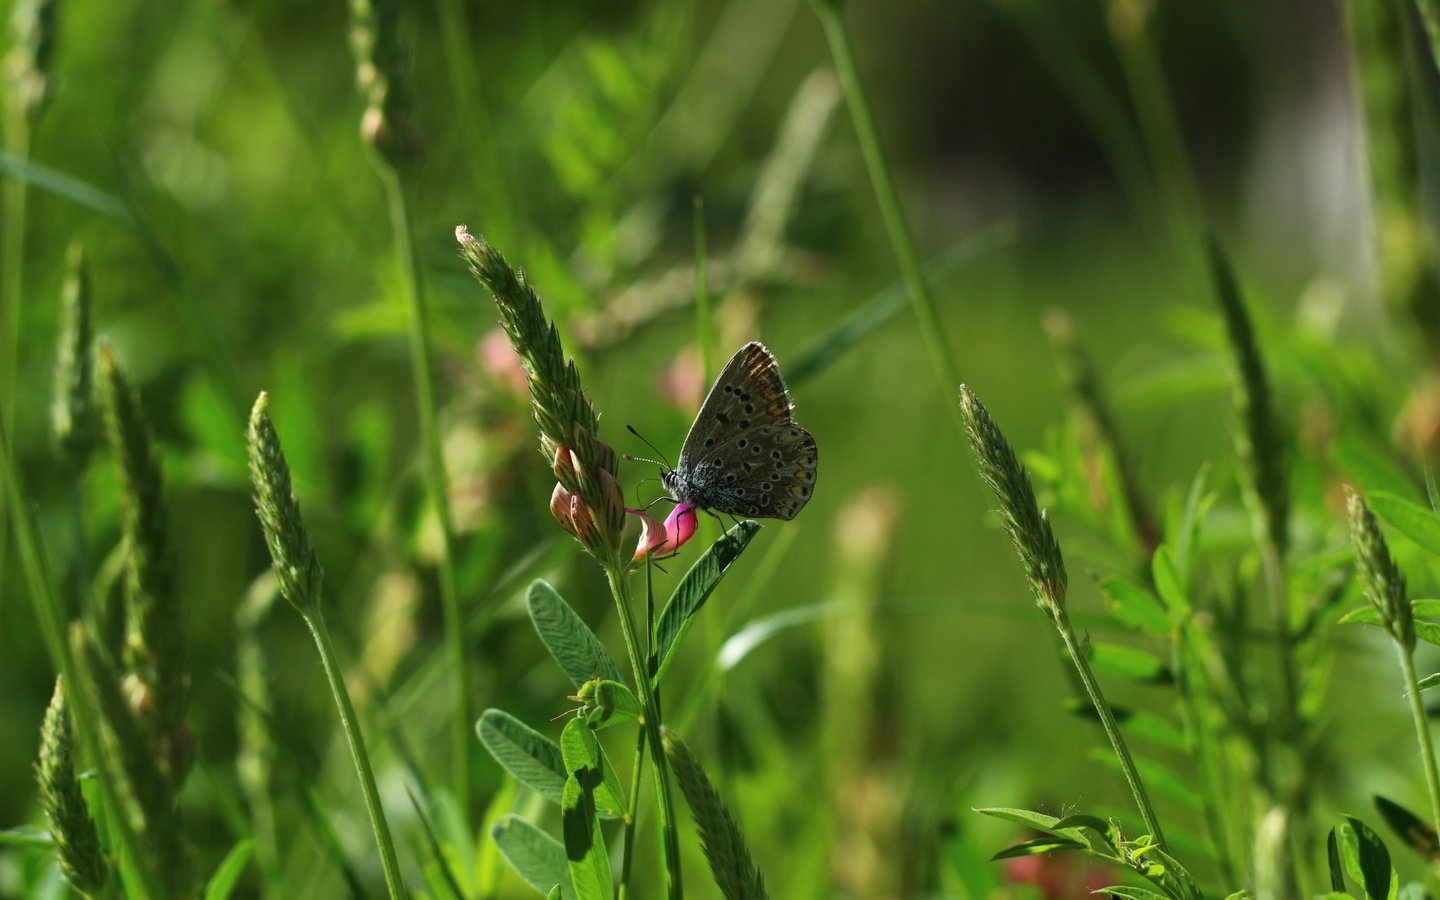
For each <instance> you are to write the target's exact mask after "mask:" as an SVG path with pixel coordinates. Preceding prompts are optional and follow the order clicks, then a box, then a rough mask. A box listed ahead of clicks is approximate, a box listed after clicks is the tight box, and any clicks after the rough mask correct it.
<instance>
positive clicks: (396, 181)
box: [380, 166, 471, 806]
mask: <svg viewBox="0 0 1440 900" xmlns="http://www.w3.org/2000/svg"><path fill="white" fill-rule="evenodd" d="M380 172H381V179H382V180H383V181H384V183H385V195H386V198H387V199H388V201H389V205H390V225H391V228H392V230H393V231H394V238H395V252H396V253H397V254H398V255H399V257H400V263H401V266H402V268H403V270H404V277H405V299H406V303H407V305H408V306H409V311H410V361H411V365H412V366H413V368H414V372H415V409H416V413H417V414H418V415H419V417H420V438H421V443H422V444H423V453H424V472H425V490H426V492H427V493H428V494H429V495H430V502H431V504H432V505H433V506H434V508H435V516H436V518H437V519H439V525H440V565H439V571H438V573H437V574H438V575H439V580H440V612H441V616H442V618H443V622H444V625H443V627H444V646H445V656H446V658H447V659H448V660H449V665H450V669H451V678H452V681H451V693H452V694H453V695H454V696H453V699H452V703H453V704H454V711H453V716H452V721H451V723H450V752H451V758H452V766H453V769H452V779H453V783H454V790H455V795H456V796H457V797H459V798H460V802H461V804H462V806H464V805H468V804H469V802H470V751H471V747H470V744H471V740H470V700H469V690H468V685H467V682H466V677H465V642H464V622H463V621H462V620H461V617H460V596H459V589H458V588H457V586H456V582H455V533H454V528H453V525H452V524H451V520H450V495H449V482H448V480H447V478H446V475H445V457H444V453H443V450H442V444H441V438H440V422H439V417H438V415H437V414H436V407H435V387H434V383H433V382H432V380H431V360H430V335H429V330H428V324H427V311H426V307H425V293H424V290H425V286H424V282H423V278H422V275H421V272H420V268H419V263H418V261H417V259H416V255H415V235H414V232H413V231H412V230H411V227H410V213H409V205H408V203H407V201H406V197H405V189H404V186H403V185H402V184H401V183H400V176H399V175H398V174H397V173H396V172H395V170H394V169H392V168H390V167H388V166H381V167H380Z"/></svg>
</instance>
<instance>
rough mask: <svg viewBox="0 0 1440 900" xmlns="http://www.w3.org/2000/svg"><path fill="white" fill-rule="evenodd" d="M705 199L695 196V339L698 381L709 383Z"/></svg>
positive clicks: (708, 305) (703, 383) (708, 291)
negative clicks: (698, 369) (698, 370)
mask: <svg viewBox="0 0 1440 900" xmlns="http://www.w3.org/2000/svg"><path fill="white" fill-rule="evenodd" d="M705 243H706V242H705V200H704V198H703V197H700V196H698V195H697V196H696V197H695V325H696V329H695V332H696V333H695V341H696V343H698V344H699V345H700V383H701V384H702V385H706V384H709V383H710V373H711V372H713V371H714V370H713V369H712V368H710V353H711V352H712V351H711V345H712V343H713V341H714V338H713V337H712V336H711V334H710V331H711V322H710V288H709V285H707V284H706V281H705V275H706V272H705V268H706V262H707V259H708V257H707V254H706V248H705Z"/></svg>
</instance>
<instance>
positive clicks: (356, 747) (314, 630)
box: [301, 603, 406, 898]
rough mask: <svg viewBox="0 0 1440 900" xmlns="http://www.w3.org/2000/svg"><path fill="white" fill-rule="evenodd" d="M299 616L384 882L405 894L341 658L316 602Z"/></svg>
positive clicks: (398, 894)
mask: <svg viewBox="0 0 1440 900" xmlns="http://www.w3.org/2000/svg"><path fill="white" fill-rule="evenodd" d="M301 616H302V617H303V618H304V619H305V624H306V625H307V626H308V627H309V628H310V633H311V634H312V635H314V637H315V647H316V649H317V650H319V651H320V664H321V665H322V666H324V667H325V679H326V680H327V681H329V682H330V693H331V694H333V695H334V696H335V706H336V707H337V708H338V709H339V710H340V726H341V727H342V728H344V729H345V740H346V742H347V743H349V745H350V755H351V756H352V757H353V758H354V760H355V771H356V773H357V774H359V776H360V791H361V793H363V794H364V795H365V809H366V811H367V812H368V813H369V814H370V826H371V827H372V828H373V829H374V830H375V843H376V844H377V845H379V847H380V865H381V867H382V868H383V869H384V870H385V886H386V887H387V888H388V889H389V891H390V896H391V897H392V898H396V897H404V896H406V893H405V885H404V883H403V882H402V881H401V880H400V862H399V860H398V859H397V858H396V856H395V843H394V841H393V840H392V839H391V837H390V826H389V825H387V824H386V823H385V809H384V807H382V806H381V805H380V789H379V788H377V787H376V786H375V771H374V770H373V769H371V768H370V754H369V752H368V751H367V750H366V749H365V736H364V735H363V734H361V733H360V721H359V718H358V717H357V716H356V715H355V706H354V704H353V703H351V702H350V691H349V689H348V688H346V687H345V676H344V674H343V673H342V672H341V671H340V660H339V658H338V657H337V656H336V654H335V644H334V642H332V641H331V640H330V629H328V628H326V627H325V615H324V613H322V612H321V611H320V605H319V603H315V604H313V605H312V606H311V607H310V608H309V609H308V610H302V611H301Z"/></svg>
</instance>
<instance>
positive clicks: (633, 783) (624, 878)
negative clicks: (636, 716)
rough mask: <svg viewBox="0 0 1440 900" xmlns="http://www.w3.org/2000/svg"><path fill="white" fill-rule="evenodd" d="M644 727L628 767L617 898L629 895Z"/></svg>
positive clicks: (638, 736)
mask: <svg viewBox="0 0 1440 900" xmlns="http://www.w3.org/2000/svg"><path fill="white" fill-rule="evenodd" d="M645 735H646V732H645V729H643V728H642V729H640V732H639V733H638V734H637V735H636V736H635V765H633V766H631V768H630V803H629V806H628V807H627V808H626V810H625V838H624V850H623V852H622V854H621V861H620V896H619V900H626V898H627V897H628V896H630V872H631V869H632V865H631V864H632V863H633V862H634V860H635V830H636V826H637V823H638V822H639V815H638V813H639V811H640V779H641V777H642V773H643V772H644V771H645Z"/></svg>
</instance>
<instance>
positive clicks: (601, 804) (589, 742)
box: [560, 719, 626, 819]
mask: <svg viewBox="0 0 1440 900" xmlns="http://www.w3.org/2000/svg"><path fill="white" fill-rule="evenodd" d="M560 752H561V754H562V755H563V756H564V759H565V771H566V772H568V773H569V774H570V775H579V774H580V773H582V772H593V773H595V789H594V805H595V809H596V811H597V813H598V814H599V815H601V816H604V817H605V818H607V819H615V818H619V817H621V816H623V815H624V814H625V800H626V798H625V789H624V788H622V787H621V786H620V779H619V777H618V776H616V774H615V768H614V767H613V766H611V765H610V760H609V759H608V758H606V756H605V750H604V748H602V747H601V746H600V741H599V740H597V739H596V737H595V732H594V731H592V730H591V729H590V727H589V726H588V725H586V724H585V723H584V722H582V721H580V720H579V719H571V720H570V721H569V722H566V723H565V729H564V730H563V731H561V732H560ZM587 777H588V776H587Z"/></svg>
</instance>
